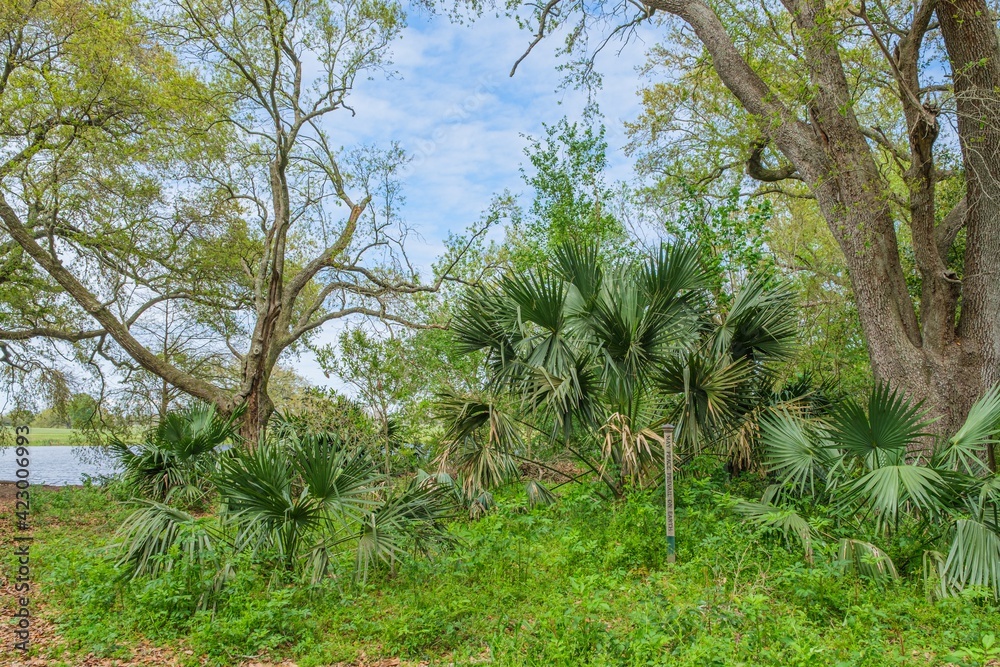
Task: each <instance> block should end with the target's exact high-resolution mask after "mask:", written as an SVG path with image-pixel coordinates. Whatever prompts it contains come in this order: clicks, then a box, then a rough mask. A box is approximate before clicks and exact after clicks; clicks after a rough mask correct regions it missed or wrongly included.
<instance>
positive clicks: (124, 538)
mask: <svg viewBox="0 0 1000 667" xmlns="http://www.w3.org/2000/svg"><path fill="white" fill-rule="evenodd" d="M136 504H137V505H138V507H137V509H136V510H135V511H134V512H132V514H130V515H129V516H128V518H126V519H125V521H124V522H123V523H122V525H121V527H120V528H119V529H118V531H117V538H118V544H119V548H120V549H121V551H122V555H121V557H120V558H119V559H118V566H119V567H122V568H124V569H125V570H126V571H127V572H128V573H130V575H131V576H132V578H136V577H140V576H152V577H155V576H157V575H158V574H160V573H161V572H162V571H164V570H169V569H170V568H171V567H172V566H173V565H174V564H175V563H176V562H177V559H176V558H175V557H173V555H172V553H171V552H172V551H173V550H174V549H175V548H176V549H178V550H179V552H180V554H182V555H183V556H185V557H186V558H187V559H188V562H192V563H201V562H203V561H204V560H205V559H206V558H207V557H208V555H209V554H211V553H212V551H213V542H212V538H211V534H210V532H209V531H208V529H207V527H206V522H205V521H204V520H198V519H196V518H195V517H194V516H192V515H191V514H188V513H187V512H184V511H183V510H179V509H177V508H176V507H170V506H169V505H164V504H163V503H158V502H153V501H148V500H142V501H137V502H136Z"/></svg>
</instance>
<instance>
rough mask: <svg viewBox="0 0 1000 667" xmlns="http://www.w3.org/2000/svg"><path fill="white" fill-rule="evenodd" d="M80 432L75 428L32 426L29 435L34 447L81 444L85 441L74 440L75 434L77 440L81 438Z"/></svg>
mask: <svg viewBox="0 0 1000 667" xmlns="http://www.w3.org/2000/svg"><path fill="white" fill-rule="evenodd" d="M9 430H10V429H8V431H9ZM79 433H80V431H79V430H78V429H74V428H35V427H34V426H32V427H31V432H30V433H29V434H28V437H29V438H30V442H31V445H32V446H33V447H39V446H45V445H81V444H84V443H81V442H78V441H75V440H74V436H76V440H79V436H78V434H79Z"/></svg>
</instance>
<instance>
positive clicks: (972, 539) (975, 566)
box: [941, 519, 1000, 599]
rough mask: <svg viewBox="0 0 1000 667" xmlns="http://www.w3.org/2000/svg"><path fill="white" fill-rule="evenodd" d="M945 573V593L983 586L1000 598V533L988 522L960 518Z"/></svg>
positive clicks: (943, 577)
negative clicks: (987, 523)
mask: <svg viewBox="0 0 1000 667" xmlns="http://www.w3.org/2000/svg"><path fill="white" fill-rule="evenodd" d="M942 575H943V576H942V580H941V590H942V592H943V593H945V594H952V593H958V592H961V591H962V590H964V589H965V588H967V587H969V586H982V587H984V588H989V589H991V590H992V591H993V595H994V597H995V598H997V599H1000V535H998V534H997V533H996V532H995V531H994V530H993V529H991V528H990V527H989V526H987V525H986V524H985V523H982V522H979V521H973V520H970V519H959V520H957V521H956V522H955V532H954V536H953V537H952V541H951V548H950V549H949V550H948V558H947V560H946V561H945V563H944V569H943V572H942Z"/></svg>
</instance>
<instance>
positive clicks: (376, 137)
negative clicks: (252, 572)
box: [289, 10, 656, 388]
mask: <svg viewBox="0 0 1000 667" xmlns="http://www.w3.org/2000/svg"><path fill="white" fill-rule="evenodd" d="M529 37H530V36H529V34H528V33H527V32H525V31H522V30H519V29H518V28H517V26H516V24H515V23H514V22H513V21H512V20H511V19H507V18H504V17H500V18H497V17H494V16H485V17H483V18H481V19H479V20H477V21H476V22H474V23H472V24H471V25H459V24H455V23H452V22H450V21H449V20H448V19H447V17H444V16H432V15H429V14H428V13H427V12H425V11H422V10H414V11H413V12H411V13H410V16H409V21H408V27H407V28H406V29H405V31H404V32H403V35H402V38H401V39H399V40H398V41H397V42H396V45H395V48H394V49H393V60H394V65H393V67H392V69H393V70H394V72H395V73H394V74H393V75H392V76H391V77H390V78H389V79H386V78H385V77H383V76H375V77H374V78H372V79H371V80H364V81H358V82H357V83H356V86H355V90H354V92H353V94H352V96H351V98H350V101H349V103H350V104H351V105H352V107H353V108H354V109H355V111H356V112H357V115H356V116H353V117H352V116H350V114H349V113H342V114H339V115H338V116H336V117H334V118H331V121H330V123H329V124H328V125H327V129H328V130H329V131H331V133H332V135H333V138H334V139H335V140H336V141H337V142H338V143H340V144H343V145H344V146H345V147H349V146H351V145H356V144H371V143H374V144H377V145H381V146H385V147H387V146H388V145H389V144H390V143H391V142H392V141H399V142H400V144H401V145H402V147H403V148H404V149H405V150H406V151H407V153H408V154H409V155H410V156H411V157H412V162H411V165H410V168H409V169H408V170H407V172H406V174H405V175H404V178H403V183H402V184H403V193H404V196H405V199H406V203H405V205H404V207H403V210H402V216H403V218H404V220H405V221H406V222H407V224H408V225H409V226H410V227H411V228H412V229H413V230H414V232H415V237H413V238H411V240H410V242H409V243H408V246H407V249H408V252H409V254H410V258H411V260H412V261H413V262H414V264H415V265H416V266H417V267H419V268H421V270H422V271H426V272H429V267H430V265H431V263H432V262H433V261H434V259H435V258H436V257H437V256H439V255H440V254H441V252H442V251H443V249H444V245H443V241H444V239H445V238H447V236H448V233H449V232H450V231H451V232H461V231H462V230H464V229H465V228H466V227H467V226H468V225H470V224H471V223H473V222H475V221H476V220H478V219H479V217H480V215H481V214H482V212H483V211H484V210H485V209H486V207H487V206H488V204H489V201H490V199H491V197H492V196H493V195H494V194H495V193H499V192H502V191H503V190H504V189H510V190H511V191H513V192H518V191H521V190H523V183H522V181H521V177H520V173H519V171H518V168H519V166H520V165H521V164H522V162H524V161H525V157H524V153H523V149H524V147H525V146H526V145H527V139H526V138H525V136H524V135H530V136H536V137H537V136H541V135H542V133H543V127H542V124H543V123H549V124H551V123H555V122H556V121H558V120H559V119H560V118H561V117H563V116H567V117H568V118H569V119H570V120H578V119H579V118H580V116H581V114H582V112H583V109H584V106H585V104H586V94H585V93H583V92H581V91H574V90H566V89H563V90H559V89H560V83H561V81H562V77H563V74H562V73H560V72H559V71H558V70H557V67H558V65H559V64H560V62H563V61H562V60H560V59H558V58H557V57H556V55H555V51H556V49H557V48H558V47H559V45H560V44H561V43H562V38H563V36H562V35H561V34H558V33H557V34H556V35H554V36H553V37H552V38H550V39H547V40H545V41H543V42H542V43H541V44H539V45H538V46H537V47H536V48H535V49H534V50H533V51H532V53H531V55H530V56H529V57H528V58H527V59H526V60H525V61H524V62H522V63H521V64H520V65H519V66H518V70H517V73H516V75H515V76H514V77H513V78H511V77H509V73H510V69H511V66H512V65H513V64H514V62H515V61H516V60H517V59H518V57H520V55H521V54H522V53H523V52H524V49H525V48H526V46H527V44H528V42H529ZM639 37H640V39H638V40H632V41H631V42H630V43H629V44H627V45H625V46H624V48H620V47H621V45H620V44H615V43H612V44H611V45H609V47H608V48H606V49H605V50H604V51H603V52H602V53H601V55H600V56H599V58H598V61H597V69H598V71H599V72H600V73H601V74H602V75H603V80H604V85H603V87H602V89H601V90H599V91H598V92H597V93H596V101H597V103H598V104H599V106H600V109H601V112H602V114H603V116H604V119H605V124H606V126H607V141H608V145H609V146H608V162H609V167H610V168H609V173H608V177H609V178H608V180H609V182H610V181H613V180H630V179H631V178H632V175H633V170H632V166H631V164H630V161H629V160H628V159H627V158H626V157H625V155H624V153H623V151H622V148H623V146H624V145H625V142H626V137H625V135H624V131H623V122H624V121H626V120H630V119H633V118H635V117H636V116H637V115H638V114H639V111H640V109H639V97H638V95H637V91H638V89H639V86H640V83H641V78H640V75H639V74H638V72H637V69H636V68H637V67H639V66H640V65H642V64H643V63H644V61H645V53H646V50H647V49H648V48H650V47H651V46H652V44H653V40H655V37H656V36H655V33H654V31H653V30H652V29H651V28H644V29H643V30H642V31H641V32H640V33H639ZM619 50H620V51H621V52H620V53H619ZM342 326H343V323H336V322H335V323H331V324H330V325H328V326H327V327H325V329H324V331H323V332H322V333H321V336H320V338H321V340H322V341H324V342H326V341H329V342H332V341H334V340H335V338H336V335H337V333H338V332H339V331H340V329H341V328H342ZM289 363H290V365H291V366H293V367H295V369H296V370H297V371H298V372H299V373H300V374H302V375H303V376H304V377H306V378H307V379H308V380H310V381H312V382H315V383H318V384H327V385H332V386H335V387H338V388H343V386H342V385H341V383H340V382H338V381H337V380H336V379H333V380H330V379H326V378H324V377H323V374H322V372H320V371H319V369H318V368H317V367H316V365H315V363H314V360H313V359H312V355H310V354H305V355H303V357H302V358H301V359H299V360H291V359H290V360H289Z"/></svg>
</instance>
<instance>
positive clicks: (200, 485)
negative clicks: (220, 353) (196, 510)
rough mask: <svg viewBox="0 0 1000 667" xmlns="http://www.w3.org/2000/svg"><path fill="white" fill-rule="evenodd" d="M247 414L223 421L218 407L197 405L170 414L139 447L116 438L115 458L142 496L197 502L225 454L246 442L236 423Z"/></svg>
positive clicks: (113, 447)
mask: <svg viewBox="0 0 1000 667" xmlns="http://www.w3.org/2000/svg"><path fill="white" fill-rule="evenodd" d="M242 413H243V410H242V409H239V410H236V411H234V412H233V413H231V414H229V415H227V416H221V415H219V414H218V413H217V412H216V409H215V406H213V405H208V404H204V403H199V404H195V405H193V406H191V407H189V408H187V409H186V410H184V411H183V412H173V413H170V414H168V415H166V416H165V417H164V418H163V419H162V420H161V421H160V423H159V424H157V426H156V427H155V428H153V429H151V430H150V431H148V432H147V433H146V434H145V436H144V437H143V439H142V440H141V441H140V442H139V443H138V444H135V445H132V444H129V443H127V442H125V441H124V440H121V439H118V438H115V439H113V440H112V441H111V444H110V447H111V453H112V456H113V457H114V458H115V459H116V461H117V463H118V465H119V467H120V468H121V469H122V471H123V472H122V477H123V480H124V482H125V483H126V484H127V485H128V486H129V487H131V488H132V489H133V490H134V491H135V492H136V493H138V494H139V495H140V496H142V497H145V498H148V499H150V500H155V501H167V500H170V499H172V498H178V499H180V498H183V499H184V500H185V501H186V502H194V501H197V500H199V499H200V498H201V497H202V496H203V495H204V493H205V492H206V491H207V489H208V487H209V476H210V475H211V473H212V471H213V470H214V468H215V464H216V460H217V456H218V454H219V452H220V450H221V449H222V448H223V447H224V446H225V445H228V444H238V443H239V442H240V441H241V438H240V436H239V434H238V429H237V428H236V424H237V423H238V421H239V418H240V417H241V416H242Z"/></svg>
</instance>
